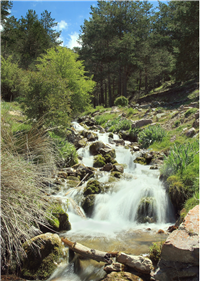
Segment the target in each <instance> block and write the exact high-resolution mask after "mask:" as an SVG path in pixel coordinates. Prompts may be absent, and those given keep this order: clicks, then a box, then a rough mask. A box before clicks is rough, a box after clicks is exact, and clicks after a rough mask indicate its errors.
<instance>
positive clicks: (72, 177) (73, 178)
mask: <svg viewBox="0 0 200 281" xmlns="http://www.w3.org/2000/svg"><path fill="white" fill-rule="evenodd" d="M67 180H72V181H80V177H79V176H78V177H75V176H68V177H67Z"/></svg>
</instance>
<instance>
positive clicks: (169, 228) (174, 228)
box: [167, 225, 178, 232]
mask: <svg viewBox="0 0 200 281" xmlns="http://www.w3.org/2000/svg"><path fill="white" fill-rule="evenodd" d="M177 228H178V227H177V226H175V225H172V226H169V227H168V229H167V231H168V232H173V231H174V230H176V229H177Z"/></svg>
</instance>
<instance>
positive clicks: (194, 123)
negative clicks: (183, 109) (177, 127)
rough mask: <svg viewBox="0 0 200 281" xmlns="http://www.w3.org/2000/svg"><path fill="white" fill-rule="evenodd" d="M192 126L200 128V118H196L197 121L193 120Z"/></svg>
mask: <svg viewBox="0 0 200 281" xmlns="http://www.w3.org/2000/svg"><path fill="white" fill-rule="evenodd" d="M192 126H193V127H194V128H199V119H195V121H194V122H193V124H192Z"/></svg>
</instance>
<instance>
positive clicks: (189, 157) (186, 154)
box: [161, 140, 199, 177]
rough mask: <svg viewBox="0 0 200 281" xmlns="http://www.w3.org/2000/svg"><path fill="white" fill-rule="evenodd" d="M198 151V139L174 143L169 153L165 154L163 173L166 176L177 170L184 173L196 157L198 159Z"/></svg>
mask: <svg viewBox="0 0 200 281" xmlns="http://www.w3.org/2000/svg"><path fill="white" fill-rule="evenodd" d="M198 152H199V142H198V140H194V141H193V142H188V143H187V144H186V143H185V144H179V145H176V144H174V145H173V146H172V147H171V149H170V151H169V155H168V156H165V160H164V165H163V166H162V168H161V174H162V175H163V176H164V177H169V176H171V175H173V174H176V173H177V172H179V173H180V174H181V175H183V172H184V170H186V168H187V167H188V166H189V164H191V163H192V162H194V161H195V159H196V160H197V158H198ZM197 162H198V160H197Z"/></svg>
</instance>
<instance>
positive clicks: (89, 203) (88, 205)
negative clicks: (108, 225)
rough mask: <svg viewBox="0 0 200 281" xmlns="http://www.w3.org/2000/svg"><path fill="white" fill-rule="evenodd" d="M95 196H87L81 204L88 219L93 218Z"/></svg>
mask: <svg viewBox="0 0 200 281" xmlns="http://www.w3.org/2000/svg"><path fill="white" fill-rule="evenodd" d="M94 202H95V194H90V195H87V196H86V197H85V198H84V200H83V201H82V203H81V207H82V208H83V210H84V212H85V213H86V215H87V216H88V217H91V216H92V213H93V210H94Z"/></svg>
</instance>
